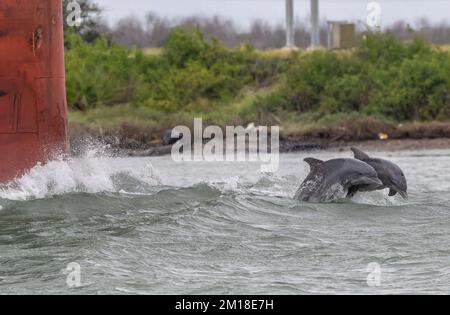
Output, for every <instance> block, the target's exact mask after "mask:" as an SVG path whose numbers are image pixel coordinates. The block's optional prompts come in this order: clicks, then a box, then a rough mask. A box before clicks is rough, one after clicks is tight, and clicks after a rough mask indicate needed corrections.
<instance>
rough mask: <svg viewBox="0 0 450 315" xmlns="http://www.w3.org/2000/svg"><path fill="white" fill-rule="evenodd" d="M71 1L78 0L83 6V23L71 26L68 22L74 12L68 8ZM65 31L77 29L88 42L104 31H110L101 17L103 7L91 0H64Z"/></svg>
mask: <svg viewBox="0 0 450 315" xmlns="http://www.w3.org/2000/svg"><path fill="white" fill-rule="evenodd" d="M71 2H77V3H78V4H79V5H80V7H81V25H80V26H74V27H71V26H69V25H68V24H67V17H68V15H69V14H70V13H71V12H72V11H70V9H68V5H69V4H70V3H71ZM63 10H64V31H65V32H70V31H75V32H76V33H78V34H79V35H81V36H82V37H83V39H84V40H85V41H87V42H93V41H94V40H96V39H97V38H99V37H100V36H101V35H102V34H103V33H106V32H108V27H107V25H106V23H105V22H104V21H103V20H102V19H101V17H100V13H101V12H102V9H101V8H100V7H99V6H98V5H97V4H95V3H93V2H92V1H91V0H63Z"/></svg>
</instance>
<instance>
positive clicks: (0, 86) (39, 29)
mask: <svg viewBox="0 0 450 315" xmlns="http://www.w3.org/2000/svg"><path fill="white" fill-rule="evenodd" d="M67 148H68V142H67V103H66V90H65V69H64V39H63V15H62V1H61V0H26V1H22V0H1V1H0V182H2V183H4V182H6V181H10V180H12V179H14V178H16V177H17V176H20V175H22V174H23V173H25V172H26V171H27V170H29V169H30V168H32V167H33V166H35V165H36V164H37V163H38V162H46V161H48V160H49V159H51V158H53V157H54V156H55V155H56V154H62V153H66V152H67Z"/></svg>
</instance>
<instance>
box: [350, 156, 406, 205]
mask: <svg viewBox="0 0 450 315" xmlns="http://www.w3.org/2000/svg"><path fill="white" fill-rule="evenodd" d="M351 150H352V151H353V153H354V154H355V159H358V160H360V161H363V162H365V163H367V164H369V165H370V166H372V167H373V168H374V169H375V170H376V171H377V174H378V178H379V179H380V180H381V181H382V182H383V186H382V187H380V188H379V189H377V190H381V189H386V188H389V196H391V197H392V196H395V195H396V194H397V193H398V194H400V196H402V197H403V199H408V184H407V182H406V177H405V174H404V173H403V171H402V170H401V169H400V167H398V166H397V165H396V164H394V163H392V162H390V161H387V160H383V159H376V158H371V157H370V156H369V155H367V154H366V153H364V152H363V151H361V150H359V149H357V148H351Z"/></svg>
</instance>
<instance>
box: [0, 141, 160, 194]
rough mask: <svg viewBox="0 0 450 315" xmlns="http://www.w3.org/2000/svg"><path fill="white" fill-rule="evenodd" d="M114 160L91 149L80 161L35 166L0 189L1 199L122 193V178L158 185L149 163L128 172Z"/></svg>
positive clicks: (71, 160)
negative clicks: (70, 194)
mask: <svg viewBox="0 0 450 315" xmlns="http://www.w3.org/2000/svg"><path fill="white" fill-rule="evenodd" d="M117 159H118V158H111V157H108V156H103V151H102V150H98V151H96V150H93V149H90V150H87V151H86V152H85V154H84V156H83V157H79V158H68V159H65V158H59V159H56V160H53V161H50V162H48V163H46V164H38V165H36V166H35V167H34V168H32V169H31V170H30V171H28V172H27V173H26V174H25V175H23V176H22V177H21V178H18V179H16V180H14V181H12V182H10V183H8V184H6V185H2V186H0V198H1V199H6V200H13V201H22V200H32V199H44V198H49V197H52V196H57V195H63V194H69V193H101V192H122V191H124V187H123V186H122V185H121V182H124V180H121V178H123V177H127V178H130V177H131V178H132V179H134V180H135V181H137V182H139V183H141V184H142V185H146V186H154V185H159V184H160V183H161V180H160V178H159V176H158V174H157V172H156V170H155V169H154V168H153V166H152V165H151V164H150V163H147V164H145V165H144V166H143V167H141V168H130V167H129V166H127V165H121V164H120V163H119V164H118V163H113V162H114V160H117ZM125 188H126V187H125ZM125 190H126V189H125Z"/></svg>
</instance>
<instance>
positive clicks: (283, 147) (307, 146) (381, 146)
mask: <svg viewBox="0 0 450 315" xmlns="http://www.w3.org/2000/svg"><path fill="white" fill-rule="evenodd" d="M351 147H358V148H360V149H361V150H364V151H369V152H370V151H387V152H395V151H412V150H418V151H420V150H439V149H442V150H443V149H450V138H436V139H392V140H363V141H323V140H318V141H317V140H316V141H314V140H310V141H308V140H306V141H305V140H298V141H293V140H280V153H297V152H309V151H338V152H342V151H348V150H350V148H351ZM171 149H172V146H162V145H159V146H154V147H151V148H148V149H145V150H120V152H121V153H122V154H123V155H124V156H128V157H152V156H165V155H169V154H170V153H171Z"/></svg>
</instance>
